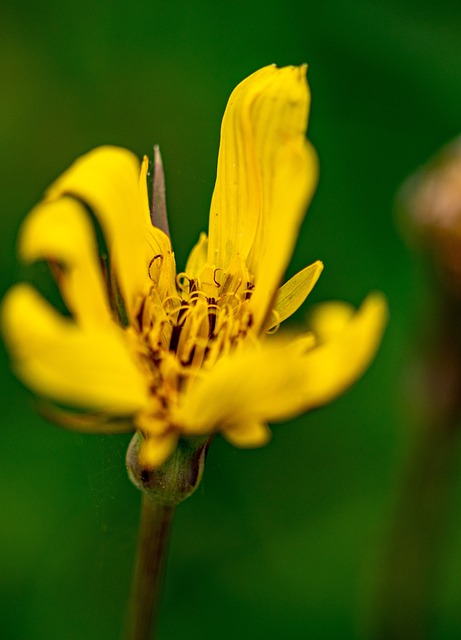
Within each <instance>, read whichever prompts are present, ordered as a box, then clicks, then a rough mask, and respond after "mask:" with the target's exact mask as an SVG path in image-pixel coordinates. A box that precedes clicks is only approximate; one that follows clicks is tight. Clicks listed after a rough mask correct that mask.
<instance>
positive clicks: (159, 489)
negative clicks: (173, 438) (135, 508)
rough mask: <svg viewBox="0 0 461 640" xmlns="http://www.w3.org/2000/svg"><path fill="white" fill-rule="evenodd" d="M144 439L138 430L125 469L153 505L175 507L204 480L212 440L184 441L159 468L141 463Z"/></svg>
mask: <svg viewBox="0 0 461 640" xmlns="http://www.w3.org/2000/svg"><path fill="white" fill-rule="evenodd" d="M143 441H144V437H143V435H142V433H141V432H140V431H137V432H136V433H135V434H134V436H133V438H132V440H131V442H130V445H129V447H128V451H127V454H126V466H127V469H128V475H129V477H130V480H131V482H132V483H133V484H134V485H135V487H137V488H138V489H139V490H140V491H143V492H144V493H146V494H147V495H148V496H149V497H150V498H152V500H154V502H157V503H159V504H163V505H166V506H175V505H177V504H179V503H180V502H182V501H183V500H185V499H186V498H188V497H189V496H191V495H192V494H193V493H194V491H195V490H196V488H197V487H198V485H199V484H200V480H201V479H202V475H203V469H204V465H205V458H206V454H207V450H208V445H209V442H210V438H205V439H204V438H182V439H180V440H179V442H178V446H177V448H176V450H175V451H174V452H173V453H172V454H171V456H170V457H169V458H168V459H167V460H166V462H164V463H163V465H161V466H159V467H154V468H149V467H145V466H144V465H143V464H142V456H141V457H140V455H139V454H140V449H141V446H142V444H143Z"/></svg>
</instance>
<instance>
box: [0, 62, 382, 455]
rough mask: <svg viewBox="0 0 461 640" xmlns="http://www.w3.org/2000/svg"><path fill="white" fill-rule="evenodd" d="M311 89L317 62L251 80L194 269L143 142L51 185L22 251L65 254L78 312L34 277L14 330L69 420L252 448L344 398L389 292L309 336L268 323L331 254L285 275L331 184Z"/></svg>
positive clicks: (226, 122)
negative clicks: (310, 214) (319, 190)
mask: <svg viewBox="0 0 461 640" xmlns="http://www.w3.org/2000/svg"><path fill="white" fill-rule="evenodd" d="M309 103H310V95H309V89H308V85H307V81H306V67H305V66H302V67H285V68H281V69H278V68H276V67H275V66H268V67H265V68H263V69H261V70H259V71H257V72H256V73H254V74H253V75H251V76H250V77H249V78H247V79H246V80H244V81H243V82H242V83H241V84H239V85H238V86H237V88H236V89H235V90H234V92H233V93H232V95H231V97H230V99H229V103H228V105H227V109H226V111H225V114H224V118H223V123H222V129H221V144H220V150H219V158H218V170H217V179H216V185H215V189H214V193H213V198H212V202H211V211H210V223H209V235H208V238H207V236H206V235H205V234H202V235H201V237H200V239H199V241H198V243H197V245H196V246H195V247H194V248H193V249H192V251H191V254H190V256H189V259H188V261H187V265H186V268H185V271H184V273H179V274H178V275H177V274H176V266H175V260H174V254H173V252H172V248H171V244H170V239H169V237H168V235H167V233H166V231H167V223H166V219H165V218H163V217H162V215H160V214H161V212H160V214H159V212H158V210H157V212H156V213H155V215H154V218H153V219H154V223H155V225H154V224H152V221H151V218H150V213H149V204H148V196H147V186H146V176H147V171H148V162H147V159H146V158H144V161H143V162H142V164H141V166H139V163H138V160H137V159H136V158H135V157H134V156H133V155H132V154H131V153H130V152H129V151H126V150H124V149H120V148H116V147H102V148H98V149H95V150H94V151H92V152H90V153H88V154H87V155H85V156H83V157H82V158H80V159H79V160H77V161H76V162H75V164H73V165H72V166H71V167H70V169H68V170H67V171H66V172H65V173H64V174H63V175H62V176H61V177H60V178H59V179H58V180H57V181H56V182H55V183H54V184H53V185H52V186H51V188H50V189H49V190H48V192H47V193H46V195H45V198H44V200H43V202H41V203H40V204H39V205H38V206H37V207H36V208H35V209H33V210H32V212H31V213H30V214H29V216H28V217H27V219H26V220H25V222H24V225H23V227H22V230H21V234H20V238H19V254H20V257H21V259H22V260H24V261H26V262H33V261H37V260H43V259H45V260H47V261H48V262H49V264H50V266H51V267H52V271H53V274H54V275H55V277H56V279H57V282H58V285H59V288H60V291H61V294H62V297H63V300H64V302H65V303H66V305H67V307H68V310H69V312H70V317H67V316H66V317H65V316H63V315H61V314H60V313H59V312H58V311H57V310H56V309H55V308H54V307H52V306H51V305H50V304H49V303H48V302H47V301H45V299H44V298H43V297H42V296H41V295H40V294H39V293H38V292H37V291H36V290H35V289H34V288H33V287H32V286H30V285H29V284H26V283H21V284H18V285H16V286H14V287H13V288H12V289H11V290H10V292H9V293H8V294H7V296H6V298H5V301H4V304H3V331H4V335H5V339H6V342H7V344H8V346H9V349H10V351H11V354H12V359H13V363H14V368H15V371H16V373H17V375H18V376H19V377H20V378H21V379H22V380H23V382H24V383H25V384H26V385H28V386H29V387H30V388H31V389H33V390H34V391H35V392H36V393H37V394H39V395H40V396H42V397H44V398H47V399H48V400H51V401H53V402H54V403H55V405H56V409H55V411H54V414H53V415H54V417H55V418H57V419H59V420H61V421H62V422H63V423H64V424H67V425H68V426H71V427H74V428H81V429H85V430H90V431H91V430H94V431H99V432H101V431H104V432H116V431H122V430H130V429H133V428H135V429H138V430H140V431H141V432H142V433H143V435H144V437H145V444H144V448H143V450H142V458H143V461H144V464H146V465H147V466H156V465H159V464H161V463H162V462H163V461H164V460H165V459H166V458H167V457H168V456H169V455H170V453H171V452H172V451H173V449H174V448H175V446H176V443H177V440H178V438H179V437H180V436H186V437H187V436H202V435H206V434H211V433H214V432H217V431H220V432H222V433H223V435H224V436H225V437H226V438H227V439H228V440H229V441H231V442H232V443H234V444H236V445H238V446H244V447H247V446H249V447H253V446H259V445H262V444H263V443H265V442H266V441H267V440H268V438H269V430H268V427H267V423H268V422H273V421H280V420H284V419H286V418H289V417H291V416H294V415H296V414H298V413H300V412H302V411H306V410H308V409H311V408H313V407H316V406H319V405H321V404H324V403H326V402H329V401H330V400H332V399H333V398H334V397H335V396H337V395H338V394H339V393H341V392H343V391H344V390H345V389H346V388H347V387H348V386H349V385H350V384H352V383H353V382H354V381H355V380H356V379H357V377H358V376H360V375H361V374H362V373H363V371H364V370H365V368H366V367H367V366H368V364H369V362H370V360H371V359H372V357H373V355H374V353H375V351H376V348H377V346H378V343H379V341H380V338H381V335H382V331H383V327H384V324H385V322H386V315H387V311H386V303H385V301H384V299H383V297H382V296H381V295H379V294H373V295H370V296H369V297H368V298H367V299H366V300H365V302H364V303H363V305H362V306H361V308H360V309H359V310H358V311H357V312H354V310H353V309H351V308H350V307H349V306H348V305H345V304H341V303H331V304H328V305H324V306H321V307H320V308H319V309H318V311H317V313H316V314H315V317H314V320H313V327H312V331H311V332H309V333H304V334H302V335H299V336H296V337H293V336H291V337H287V338H280V337H278V336H277V337H271V336H270V335H269V336H268V335H267V334H268V333H269V334H270V333H273V331H274V330H276V329H277V327H278V325H279V324H280V323H281V322H282V321H283V320H285V319H286V318H287V317H288V316H290V315H291V314H292V313H293V312H294V311H296V309H298V308H299V307H300V305H301V304H302V303H303V302H304V300H305V299H306V297H307V295H308V294H309V292H310V291H311V289H312V287H313V286H314V284H315V282H316V281H317V279H318V277H319V275H320V273H321V271H322V267H323V265H322V263H321V262H315V263H314V264H312V265H310V266H308V267H306V268H305V269H303V270H302V271H301V272H299V273H298V274H297V275H295V276H294V277H293V278H291V280H289V281H288V282H286V283H285V284H284V285H283V286H281V287H280V288H279V285H280V281H281V279H282V277H283V274H284V271H285V269H286V266H287V264H288V261H289V259H290V257H291V254H292V251H293V246H294V243H295V241H296V237H297V234H298V229H299V226H300V223H301V221H302V218H303V216H304V212H305V209H306V207H307V205H308V203H309V201H310V199H311V196H312V193H313V190H314V188H315V185H316V182H317V157H316V154H315V152H314V150H313V148H312V147H311V145H310V144H309V143H308V141H307V140H306V138H305V131H306V124H307V117H308V110H309ZM157 165H158V162H157ZM157 195H158V194H157ZM89 212H91V214H92V215H90V213H89ZM97 228H99V229H100V230H101V231H102V234H103V243H104V247H105V249H106V250H107V253H108V260H101V257H100V254H101V240H99V241H98V239H97V235H98V234H97V233H96V231H97ZM72 409H74V410H75V409H79V412H78V413H76V412H75V411H74V412H72ZM82 409H84V410H85V411H87V413H83V412H82Z"/></svg>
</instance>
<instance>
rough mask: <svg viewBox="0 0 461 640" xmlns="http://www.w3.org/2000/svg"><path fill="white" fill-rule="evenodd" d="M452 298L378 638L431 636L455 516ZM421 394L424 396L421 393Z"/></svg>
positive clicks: (388, 559) (404, 492) (431, 365)
mask: <svg viewBox="0 0 461 640" xmlns="http://www.w3.org/2000/svg"><path fill="white" fill-rule="evenodd" d="M459 312H460V309H459V304H458V302H457V301H454V300H453V299H451V300H450V299H448V298H446V299H445V300H444V302H443V303H442V313H441V316H440V321H439V323H438V330H437V335H436V336H435V340H433V341H432V343H429V344H431V353H430V354H429V355H428V357H427V360H426V363H425V366H424V371H423V373H424V380H423V383H422V385H421V388H420V389H419V390H418V394H421V396H420V399H421V402H422V403H423V406H424V407H425V410H424V420H423V422H424V424H423V425H422V429H421V433H420V436H419V439H418V441H417V442H416V444H415V445H414V450H413V451H412V454H411V457H410V459H409V461H408V462H407V467H406V469H405V471H404V474H403V478H402V483H401V487H400V494H399V496H398V502H397V505H396V513H395V517H394V523H393V527H392V529H391V532H390V537H389V541H388V546H387V551H386V554H385V558H384V564H385V567H384V570H383V572H382V575H381V580H380V584H379V587H378V599H377V606H376V611H375V618H374V621H373V632H372V637H373V638H376V639H377V640H384V639H386V640H390V639H394V638H395V639H397V638H398V639H401V638H418V640H421V639H423V638H427V637H430V636H431V633H430V624H431V613H432V611H431V608H432V596H433V588H434V582H435V581H436V579H437V568H438V560H439V556H440V551H441V549H442V543H443V537H444V532H445V529H446V524H447V520H448V517H449V513H450V506H451V498H452V491H453V484H454V483H453V475H454V470H455V465H456V457H457V453H458V444H459V436H460V429H459V420H460V414H461V343H460V338H459V334H460V333H461V331H460V327H461V321H460V319H461V314H460V313H459ZM421 391H422V392H423V393H421Z"/></svg>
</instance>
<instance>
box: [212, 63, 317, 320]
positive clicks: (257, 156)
mask: <svg viewBox="0 0 461 640" xmlns="http://www.w3.org/2000/svg"><path fill="white" fill-rule="evenodd" d="M305 76H306V67H305V66H302V67H284V68H281V69H277V68H276V67H275V66H270V67H264V68H263V69H261V70H259V71H257V72H256V73H254V74H253V75H251V76H250V77H249V78H247V79H246V80H244V81H243V82H242V83H240V84H239V85H238V86H237V88H236V89H235V90H234V92H233V93H232V95H231V97H230V99H229V102H228V105H227V108H226V111H225V114H224V118H223V122H222V127H221V144H220V149H219V157H218V171H217V178H216V186H215V190H214V193H213V198H212V203H211V210H210V232H209V247H208V262H209V263H210V264H212V265H215V266H217V267H220V268H223V269H226V268H227V267H228V265H229V264H230V262H231V260H232V257H233V256H234V255H235V254H239V255H240V257H241V258H243V259H245V260H248V267H249V270H250V272H251V273H253V274H254V276H255V284H256V289H255V291H254V301H253V302H252V307H253V308H254V320H255V326H256V327H258V328H259V327H261V325H262V324H263V321H264V319H265V316H266V315H267V312H268V307H269V306H270V304H271V303H272V302H273V297H274V295H275V289H276V288H277V287H278V286H279V282H280V280H281V278H282V276H283V272H284V270H285V268H286V266H287V263H288V260H289V258H290V256H291V253H292V250H293V245H294V242H295V240H296V235H297V232H298V229H299V225H300V223H301V220H302V218H303V216H304V213H305V209H306V206H307V203H308V201H309V199H310V197H311V195H312V193H313V190H314V187H315V184H316V181H317V158H316V155H315V152H314V151H313V149H312V147H311V146H310V145H309V144H308V143H307V141H306V140H305V132H306V126H307V116H308V110H309V104H310V94H309V88H308V85H307V82H306V77H305Z"/></svg>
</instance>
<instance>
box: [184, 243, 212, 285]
mask: <svg viewBox="0 0 461 640" xmlns="http://www.w3.org/2000/svg"><path fill="white" fill-rule="evenodd" d="M207 253H208V238H207V235H206V233H201V234H200V238H199V240H198V242H197V244H196V245H195V246H194V247H193V248H192V251H191V252H190V254H189V257H188V259H187V264H186V273H187V275H188V276H190V277H191V278H197V277H198V276H199V275H200V274H201V272H202V271H203V268H204V266H205V264H206V261H207Z"/></svg>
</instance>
